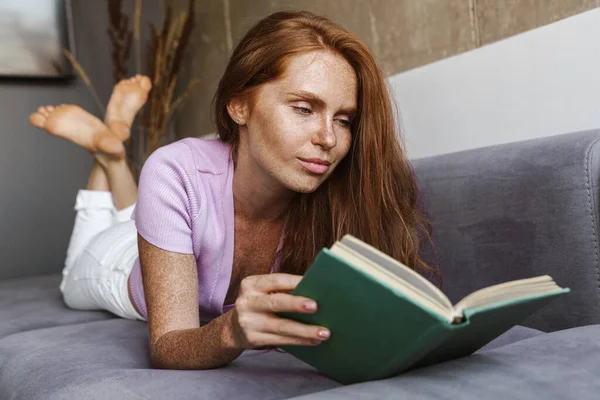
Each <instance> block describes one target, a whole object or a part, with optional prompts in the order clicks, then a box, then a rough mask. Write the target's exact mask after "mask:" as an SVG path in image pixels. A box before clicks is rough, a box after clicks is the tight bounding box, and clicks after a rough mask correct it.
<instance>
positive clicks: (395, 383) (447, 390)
mask: <svg viewBox="0 0 600 400" xmlns="http://www.w3.org/2000/svg"><path fill="white" fill-rule="evenodd" d="M598 371H600V325H590V326H585V327H579V328H572V329H568V330H563V331H557V332H552V333H545V334H542V335H537V336H535V337H532V338H529V339H524V340H521V341H518V342H516V343H513V344H509V345H507V346H503V347H501V348H498V349H495V350H490V351H486V352H482V353H479V354H475V355H472V356H470V357H464V358H461V359H457V360H453V361H448V362H445V363H441V364H437V365H434V366H430V367H426V368H421V369H416V370H413V371H410V372H408V373H405V374H402V375H399V376H396V377H393V378H389V379H384V380H380V381H374V382H366V383H360V384H355V385H349V386H345V387H340V388H336V389H331V390H327V391H324V392H319V393H314V394H311V395H305V396H299V397H296V398H295V399H297V400H300V399H302V400H308V399H311V400H334V399H340V400H346V399H359V398H360V399H382V400H383V399H411V400H413V399H415V400H418V399H474V400H475V399H477V400H479V399H486V400H487V399H490V400H493V399H498V400H506V399H523V400H531V399H578V400H586V399H589V400H592V399H598V393H599V392H600V379H598Z"/></svg>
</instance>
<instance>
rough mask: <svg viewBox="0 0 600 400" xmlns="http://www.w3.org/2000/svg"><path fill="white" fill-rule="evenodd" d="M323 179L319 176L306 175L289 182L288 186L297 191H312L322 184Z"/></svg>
mask: <svg viewBox="0 0 600 400" xmlns="http://www.w3.org/2000/svg"><path fill="white" fill-rule="evenodd" d="M322 183H323V181H322V180H321V179H319V177H310V178H307V177H306V176H304V177H300V178H298V179H296V180H293V181H291V182H288V185H287V186H288V188H289V189H290V190H293V191H294V192H297V193H305V194H306V193H312V192H314V191H315V190H317V189H318V188H319V186H321V184H322Z"/></svg>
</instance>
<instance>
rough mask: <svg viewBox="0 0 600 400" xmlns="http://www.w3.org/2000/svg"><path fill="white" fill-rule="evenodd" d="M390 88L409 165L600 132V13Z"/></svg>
mask: <svg viewBox="0 0 600 400" xmlns="http://www.w3.org/2000/svg"><path fill="white" fill-rule="evenodd" d="M389 83H390V85H391V88H392V90H393V94H394V97H395V99H396V102H397V104H398V108H399V110H400V115H401V124H402V125H401V129H402V130H403V134H404V137H405V144H406V148H407V152H408V155H409V157H410V158H413V159H414V158H420V157H426V156H431V155H437V154H443V153H449V152H455V151H460V150H465V149H471V148H477V147H483V146H488V145H493V144H500V143H507V142H513V141H519V140H525V139H532V138H539V137H544V136H551V135H556V134H561V133H568V132H574V131H581V130H587V129H594V128H600V9H595V10H592V11H588V12H585V13H583V14H579V15H576V16H573V17H570V18H567V19H564V20H561V21H558V22H555V23H553V24H551V25H547V26H544V27H541V28H538V29H535V30H532V31H529V32H525V33H522V34H520V35H517V36H514V37H511V38H508V39H505V40H503V41H500V42H496V43H493V44H490V45H488V46H484V47H481V48H479V49H475V50H473V51H470V52H468V53H463V54H460V55H457V56H454V57H452V58H449V59H445V60H442V61H439V62H436V63H433V64H430V65H427V66H424V67H421V68H417V69H414V70H411V71H407V72H404V73H401V74H398V75H394V76H392V77H390V78H389Z"/></svg>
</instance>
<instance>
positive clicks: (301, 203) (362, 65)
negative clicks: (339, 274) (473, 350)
mask: <svg viewBox="0 0 600 400" xmlns="http://www.w3.org/2000/svg"><path fill="white" fill-rule="evenodd" d="M318 50H321V51H323V50H325V51H331V52H333V53H335V54H338V55H340V56H342V57H343V58H344V59H345V60H346V61H347V62H348V63H349V64H350V65H351V66H352V68H353V69H354V71H355V73H356V77H357V84H358V93H357V94H358V96H357V115H356V117H355V119H354V121H353V124H352V135H353V136H352V137H353V139H352V144H351V148H350V150H349V152H348V154H347V156H346V157H345V158H344V160H342V161H341V162H340V164H339V165H338V166H337V168H336V169H335V170H334V172H333V173H332V175H331V176H330V177H329V179H328V180H327V181H325V182H324V183H323V184H322V185H321V186H320V187H319V188H318V189H317V190H316V191H315V192H313V193H308V194H299V195H298V196H296V198H295V200H294V201H293V203H292V204H291V205H290V207H289V210H288V214H287V216H286V225H285V231H284V236H283V245H282V248H281V250H280V253H279V254H277V256H278V257H279V260H280V271H281V272H287V273H292V274H303V273H304V272H305V271H306V269H307V268H308V267H309V266H310V264H311V262H312V260H313V259H314V257H315V256H316V254H317V253H318V252H319V251H320V250H321V249H322V248H323V247H330V246H331V245H332V244H333V242H335V241H336V240H338V239H340V238H341V237H342V236H343V235H344V234H346V233H350V234H352V235H354V236H356V237H358V238H360V239H361V240H363V241H365V242H367V243H369V244H371V245H373V246H375V247H377V248H378V249H380V250H381V251H383V252H384V253H386V254H388V255H390V256H392V257H394V258H395V259H397V260H399V261H401V262H402V263H403V264H405V265H407V266H409V267H411V268H413V269H415V270H420V271H421V272H428V273H432V274H434V275H435V276H436V277H437V278H438V280H439V282H440V285H441V275H440V274H439V271H438V270H437V269H435V268H432V267H430V266H428V265H427V264H426V263H425V262H424V261H423V260H422V259H421V257H420V255H419V249H420V241H421V239H422V237H421V236H422V235H423V237H424V238H426V239H427V240H428V241H429V243H431V236H430V234H431V224H430V222H429V221H428V220H427V219H426V216H425V215H424V213H423V212H422V211H421V209H420V207H419V191H418V187H417V182H416V178H415V176H414V173H413V171H412V168H411V166H410V164H409V162H408V159H407V157H406V155H405V153H404V151H403V149H402V147H401V145H400V142H399V139H398V138H399V135H398V132H397V130H396V125H395V121H394V116H393V112H392V103H391V100H390V97H389V94H388V90H387V86H386V83H385V79H384V77H383V73H382V72H381V70H380V69H379V67H378V66H377V64H376V62H375V59H374V58H373V56H372V54H371V52H370V51H369V49H368V47H367V46H366V45H365V44H364V43H363V42H362V41H360V40H359V39H358V38H357V37H356V36H354V35H353V34H351V33H350V32H348V31H347V30H345V29H344V28H343V27H341V26H339V25H338V24H335V23H333V22H332V21H330V20H329V19H327V18H324V17H321V16H317V15H314V14H312V13H309V12H304V11H303V12H277V13H274V14H272V15H270V16H268V17H266V18H264V19H263V20H261V21H259V22H258V23H257V24H256V25H254V27H252V28H251V29H250V30H249V31H248V33H247V34H246V35H245V36H244V38H243V39H242V40H241V41H240V43H239V44H238V45H237V47H236V48H235V50H234V51H233V54H232V55H231V58H230V60H229V63H228V65H227V69H226V70H225V73H224V74H223V77H222V78H221V80H220V82H219V86H218V89H217V92H216V94H215V97H214V99H213V112H214V119H215V123H216V125H217V132H218V135H219V137H220V139H221V140H222V141H224V142H226V143H229V144H230V145H231V147H232V151H233V157H234V160H235V159H236V157H237V149H238V146H239V140H240V139H239V131H238V125H237V124H236V123H235V122H234V121H233V120H232V119H231V117H230V116H229V114H228V112H227V104H228V103H229V102H230V101H231V100H233V99H236V98H246V99H248V100H249V101H250V102H252V100H253V95H254V93H255V91H256V89H257V88H258V87H259V86H260V85H262V84H264V83H266V82H269V81H272V80H275V79H277V78H278V77H280V76H282V74H283V73H284V72H285V71H286V66H287V63H288V61H289V60H290V59H291V57H293V56H294V55H297V54H300V53H305V52H311V51H318Z"/></svg>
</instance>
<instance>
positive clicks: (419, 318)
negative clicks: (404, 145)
mask: <svg viewBox="0 0 600 400" xmlns="http://www.w3.org/2000/svg"><path fill="white" fill-rule="evenodd" d="M567 292H569V289H563V288H561V287H559V286H558V285H557V284H556V283H555V282H554V281H553V280H552V278H551V277H550V276H547V275H544V276H539V277H534V278H529V279H521V280H516V281H512V282H506V283H501V284H498V285H494V286H490V287H487V288H484V289H480V290H478V291H476V292H473V293H471V294H469V295H468V296H466V297H465V298H463V299H462V300H460V301H459V302H458V303H457V304H456V305H452V303H451V302H450V300H449V299H448V297H447V296H446V295H444V293H443V292H442V291H441V290H439V289H438V288H437V287H436V286H434V285H433V284H432V283H431V282H429V281H428V280H427V279H425V278H423V277H422V276H420V275H419V274H418V273H417V272H415V271H413V270H412V269H410V268H408V267H407V266H405V265H403V264H402V263H400V262H398V261H396V260H394V259H393V258H391V257H389V256H388V255H386V254H384V253H382V252H381V251H379V250H377V249H376V248H374V247H372V246H370V245H368V244H366V243H364V242H362V241H361V240H359V239H357V238H355V237H353V236H351V235H345V236H344V237H343V238H342V239H341V240H340V241H337V242H336V243H335V244H334V245H333V246H332V247H331V249H323V250H321V252H320V253H319V254H318V255H317V257H316V258H315V260H314V262H313V264H312V266H311V268H310V269H309V270H308V271H307V272H306V274H305V275H304V277H303V278H302V281H301V282H300V283H299V284H298V286H297V287H296V288H295V289H294V290H293V291H292V292H291V294H293V295H299V296H304V297H308V298H312V299H314V300H315V301H316V302H317V304H318V311H317V312H316V313H314V314H302V313H281V314H280V315H281V316H283V317H287V318H292V319H295V320H297V321H300V322H303V323H307V324H311V325H319V326H326V327H327V328H329V329H330V330H331V338H330V339H329V340H327V341H324V342H323V343H321V344H320V345H318V346H316V347H310V346H284V347H282V349H284V350H286V351H287V352H288V353H290V354H292V355H294V356H296V357H298V358H299V359H301V360H303V361H305V362H307V363H308V364H310V365H312V366H313V367H315V368H317V369H319V370H321V371H322V372H324V373H325V374H327V375H329V376H330V377H331V378H333V379H336V380H338V381H339V382H342V383H355V382H361V381H367V380H374V379H381V378H385V377H389V376H392V375H395V374H397V373H399V372H401V371H403V370H406V369H408V368H415V367H420V366H425V365H429V364H432V363H436V362H441V361H445V360H449V359H452V358H456V357H461V356H466V355H469V354H471V353H473V352H474V351H476V350H478V349H479V348H481V347H482V346H484V345H485V344H486V343H488V342H489V341H491V340H492V339H494V338H496V337H497V336H499V335H500V334H502V333H504V332H505V331H506V330H508V329H509V328H511V327H512V326H514V325H517V324H519V323H520V322H521V321H522V320H524V319H525V318H526V317H527V316H529V315H530V314H532V313H533V312H535V311H536V310H538V309H539V308H541V307H543V306H544V305H546V304H547V303H548V302H549V301H550V300H551V299H553V298H554V297H556V296H557V295H560V294H563V293H567Z"/></svg>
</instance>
